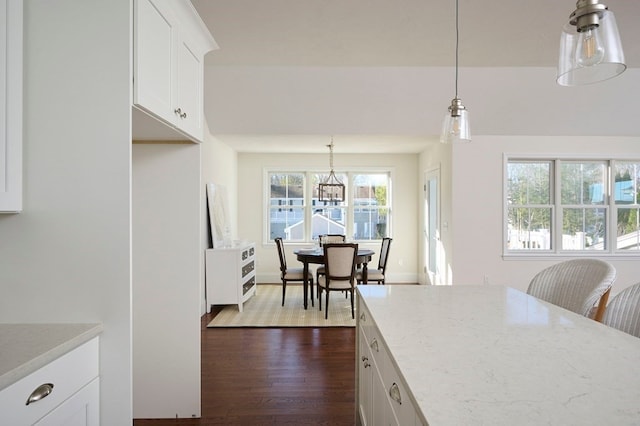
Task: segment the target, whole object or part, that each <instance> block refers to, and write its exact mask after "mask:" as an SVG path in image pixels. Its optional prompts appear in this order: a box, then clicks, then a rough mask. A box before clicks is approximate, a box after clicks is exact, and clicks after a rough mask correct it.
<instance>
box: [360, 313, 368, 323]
mask: <svg viewBox="0 0 640 426" xmlns="http://www.w3.org/2000/svg"><path fill="white" fill-rule="evenodd" d="M360 319H361V320H362V321H366V320H367V317H365V315H364V312H363V313H361V314H360Z"/></svg>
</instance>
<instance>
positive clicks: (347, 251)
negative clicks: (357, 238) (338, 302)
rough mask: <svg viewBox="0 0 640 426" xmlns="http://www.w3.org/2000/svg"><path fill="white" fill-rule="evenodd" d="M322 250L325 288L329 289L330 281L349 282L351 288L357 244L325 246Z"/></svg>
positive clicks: (353, 278)
mask: <svg viewBox="0 0 640 426" xmlns="http://www.w3.org/2000/svg"><path fill="white" fill-rule="evenodd" d="M322 248H323V251H324V267H325V274H326V279H327V287H328V288H330V287H331V280H337V281H350V282H351V285H352V286H353V285H354V282H355V273H356V258H357V254H358V244H347V243H343V244H325V245H324V246H323V247H322Z"/></svg>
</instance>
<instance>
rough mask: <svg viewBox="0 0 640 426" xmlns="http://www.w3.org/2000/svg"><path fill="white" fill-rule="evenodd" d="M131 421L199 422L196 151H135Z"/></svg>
mask: <svg viewBox="0 0 640 426" xmlns="http://www.w3.org/2000/svg"><path fill="white" fill-rule="evenodd" d="M132 164H133V179H132V198H133V206H132V211H133V214H132V225H133V291H132V296H133V416H134V418H175V417H176V416H177V417H182V418H185V417H186V418H189V417H192V416H196V417H199V416H200V315H199V312H200V309H199V308H200V303H201V300H200V299H201V298H200V295H201V291H200V290H201V280H202V276H201V275H202V259H201V253H202V250H201V243H200V237H201V229H200V224H201V221H200V215H201V202H202V198H201V193H200V144H194V143H191V142H185V143H159V144H153V143H135V144H134V145H133V157H132Z"/></svg>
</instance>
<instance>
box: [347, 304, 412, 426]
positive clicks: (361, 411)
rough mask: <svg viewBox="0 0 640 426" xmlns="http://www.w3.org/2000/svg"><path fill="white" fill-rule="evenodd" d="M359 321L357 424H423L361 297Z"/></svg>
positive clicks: (371, 425) (366, 425)
mask: <svg viewBox="0 0 640 426" xmlns="http://www.w3.org/2000/svg"><path fill="white" fill-rule="evenodd" d="M357 324H358V327H357V337H356V339H357V341H358V344H357V375H358V383H357V398H356V399H357V421H358V423H357V424H359V425H362V426H368V425H369V426H375V425H382V424H384V425H398V426H422V425H423V423H422V421H421V419H420V417H419V416H418V415H417V412H416V409H415V407H414V405H413V404H412V402H411V400H410V398H409V394H408V392H407V388H406V386H405V384H404V381H403V380H402V378H401V377H400V375H399V374H398V371H397V369H396V368H395V366H394V365H393V362H392V361H391V358H390V356H389V353H388V350H387V347H386V345H385V343H384V340H383V339H382V336H381V335H380V332H379V331H378V328H377V327H376V325H375V322H374V320H373V318H372V317H371V314H370V313H369V311H368V310H367V308H366V306H364V304H363V303H362V302H361V301H360V298H358V319H357Z"/></svg>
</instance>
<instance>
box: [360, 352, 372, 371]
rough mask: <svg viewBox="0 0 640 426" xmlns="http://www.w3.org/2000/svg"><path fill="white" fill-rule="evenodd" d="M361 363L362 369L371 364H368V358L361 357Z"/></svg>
mask: <svg viewBox="0 0 640 426" xmlns="http://www.w3.org/2000/svg"><path fill="white" fill-rule="evenodd" d="M362 362H363V363H364V368H367V367H369V366H370V365H371V364H369V358H367V357H366V356H364V355H362Z"/></svg>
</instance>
